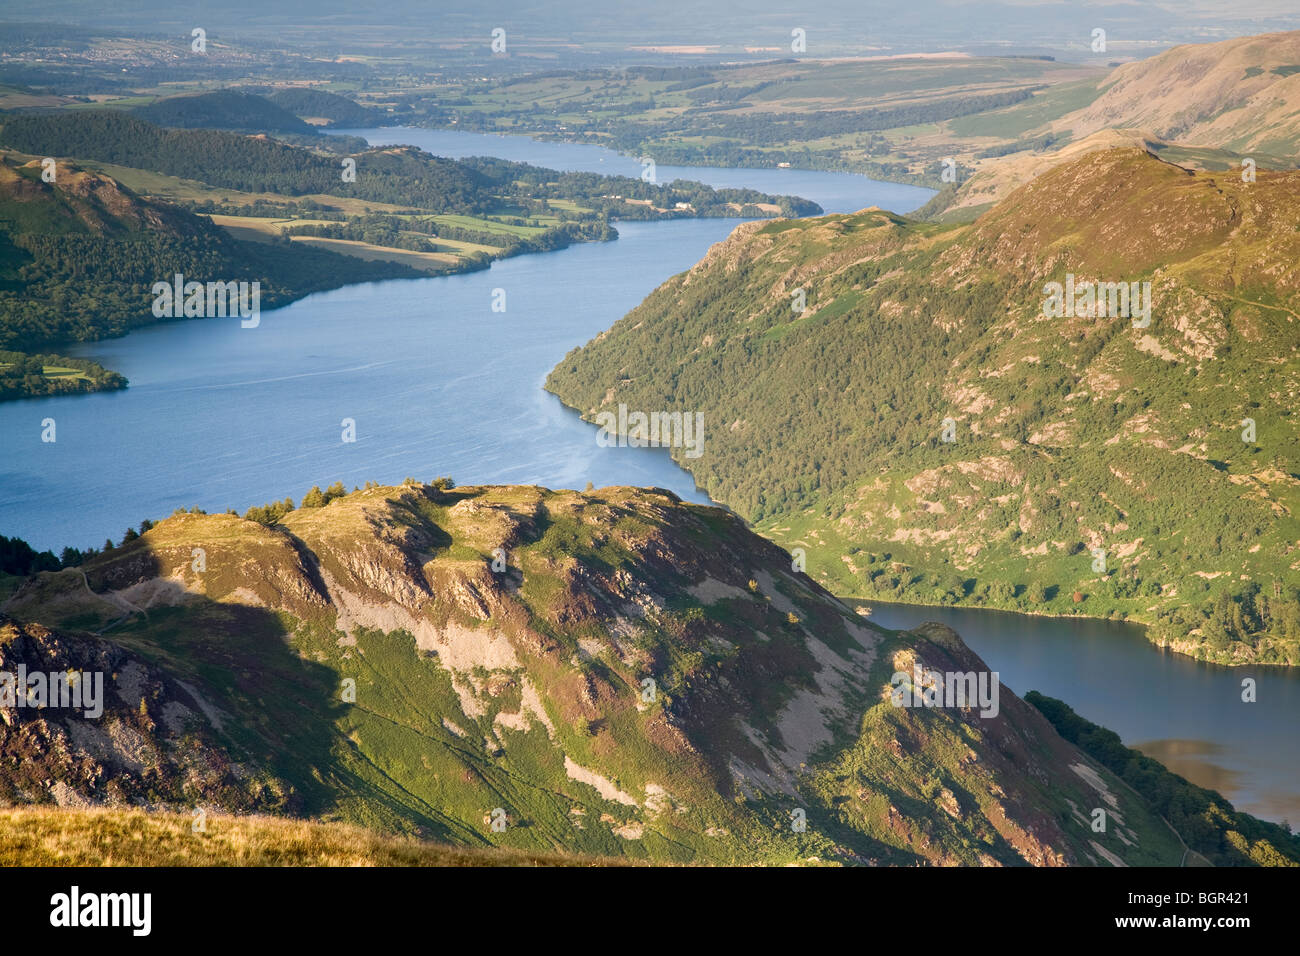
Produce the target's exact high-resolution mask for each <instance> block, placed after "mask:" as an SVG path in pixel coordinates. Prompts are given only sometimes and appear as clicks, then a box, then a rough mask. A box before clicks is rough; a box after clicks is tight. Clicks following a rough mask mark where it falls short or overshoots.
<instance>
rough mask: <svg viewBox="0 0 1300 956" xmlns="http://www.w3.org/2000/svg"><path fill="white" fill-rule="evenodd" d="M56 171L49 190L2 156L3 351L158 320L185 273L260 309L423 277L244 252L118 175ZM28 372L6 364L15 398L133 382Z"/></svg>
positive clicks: (57, 361) (279, 249)
mask: <svg viewBox="0 0 1300 956" xmlns="http://www.w3.org/2000/svg"><path fill="white" fill-rule="evenodd" d="M55 170H56V172H55V178H54V181H53V182H45V181H44V180H43V179H42V175H41V173H42V165H41V164H40V163H39V162H35V161H33V162H26V163H23V162H20V161H17V162H16V161H14V160H11V159H10V158H9V157H5V156H0V350H14V351H17V352H35V351H37V350H46V349H49V347H50V346H53V345H57V344H59V343H64V342H74V341H75V342H84V341H90V340H94V339H98V338H104V337H109V336H115V335H122V334H125V333H126V332H127V331H129V330H130V329H132V328H134V327H136V326H138V325H143V324H146V323H151V322H156V321H158V319H157V318H156V317H155V316H154V314H153V303H154V295H153V293H152V288H153V285H154V283H155V282H159V281H166V282H170V281H172V279H173V276H174V275H175V274H176V273H181V274H182V275H184V276H185V277H186V279H187V280H197V281H202V282H208V281H218V282H231V281H249V282H251V281H258V282H260V283H261V291H260V294H261V307H262V308H271V307H272V306H275V305H282V304H284V303H286V302H288V301H291V300H292V299H295V298H298V297H301V296H303V295H306V294H307V293H309V292H315V291H320V290H322V289H329V288H336V287H338V286H340V285H345V284H347V283H350V282H364V281H370V280H374V279H383V278H397V277H402V276H411V275H418V274H419V273H416V272H415V271H414V270H412V269H409V268H406V267H404V266H400V265H396V264H392V263H367V262H363V261H361V260H359V259H355V258H351V257H346V256H341V255H336V254H334V253H331V252H326V251H323V250H318V249H311V248H302V249H299V248H294V249H292V250H290V249H288V248H287V247H285V246H272V245H266V244H256V245H254V244H251V243H247V242H241V241H239V240H236V239H232V238H231V237H230V236H229V235H227V234H226V233H225V232H224V231H223V230H221V229H218V228H217V227H215V226H213V225H212V224H211V222H209V221H208V220H207V219H204V218H201V217H199V216H195V215H193V214H192V213H189V212H187V211H185V210H183V209H180V208H178V207H176V206H173V205H171V204H170V203H165V202H160V201H157V200H153V199H148V198H145V197H141V196H138V195H136V194H135V193H133V192H132V191H131V190H129V189H127V188H126V187H125V186H123V185H122V184H121V183H119V182H117V181H116V180H114V179H113V178H111V177H109V176H105V175H103V174H100V173H95V172H91V171H89V170H86V169H83V168H80V167H78V166H76V165H75V164H72V163H66V162H60V163H58V164H57V166H56V167H55ZM217 321H225V320H223V319H218V320H217ZM236 321H237V319H236ZM20 362H21V363H22V364H24V365H25V364H27V360H26V359H24V358H23V357H22V356H16V357H15V356H13V355H9V354H6V356H5V357H4V358H0V382H2V383H3V386H4V388H5V392H6V396H11V395H20V394H42V393H52V392H58V391H61V390H68V389H69V388H75V386H68V387H63V386H61V384H60V383H59V382H56V381H53V379H54V378H56V377H57V376H58V375H59V374H60V373H59V371H58V370H59V369H61V368H62V369H64V371H66V372H67V373H70V374H71V373H78V375H79V377H80V379H81V380H82V381H84V382H86V383H87V384H86V385H85V386H82V387H83V388H85V387H91V386H94V385H98V386H99V387H122V385H124V384H125V382H124V381H123V380H121V379H120V376H113V375H112V374H111V373H108V372H106V371H105V370H103V369H101V368H100V367H99V366H95V365H93V363H84V362H78V361H76V360H69V359H63V358H61V357H60V356H57V355H52V356H43V363H42V364H44V366H45V368H46V369H47V371H46V372H45V374H44V375H43V376H41V375H36V378H38V379H43V381H33V382H28V381H27V380H26V376H27V375H28V374H34V370H28V369H25V368H20V367H19V363H20ZM65 366H66V368H65ZM10 370H13V371H12V372H11V371H10ZM19 372H23V375H21V376H20V375H19V374H18V373H19ZM64 377H70V376H64ZM11 383H12V384H11Z"/></svg>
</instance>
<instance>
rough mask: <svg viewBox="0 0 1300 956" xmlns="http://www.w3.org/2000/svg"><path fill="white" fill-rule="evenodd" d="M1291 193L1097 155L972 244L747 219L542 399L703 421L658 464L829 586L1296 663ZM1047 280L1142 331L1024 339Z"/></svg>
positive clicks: (1000, 213)
mask: <svg viewBox="0 0 1300 956" xmlns="http://www.w3.org/2000/svg"><path fill="white" fill-rule="evenodd" d="M1298 199H1300V173H1266V172H1261V173H1260V174H1259V178H1258V181H1257V182H1255V183H1243V182H1242V181H1241V178H1240V176H1239V175H1237V174H1236V173H1235V172H1228V173H1223V174H1218V173H1207V172H1200V173H1198V172H1193V171H1190V170H1185V169H1182V168H1180V167H1178V166H1174V165H1172V164H1169V163H1166V162H1162V161H1161V160H1159V159H1158V158H1156V157H1155V156H1153V155H1151V154H1150V153H1148V152H1146V151H1143V150H1136V149H1123V148H1121V149H1111V150H1101V151H1096V152H1091V153H1088V154H1086V155H1084V156H1082V157H1080V158H1078V159H1076V160H1074V161H1072V162H1069V163H1065V164H1062V165H1059V166H1057V167H1055V168H1052V169H1051V170H1049V171H1047V172H1044V173H1043V174H1042V175H1040V176H1039V177H1038V178H1037V179H1035V180H1034V181H1033V182H1031V183H1030V184H1029V185H1027V186H1024V187H1022V188H1021V189H1019V190H1018V191H1016V192H1015V193H1013V194H1012V195H1011V196H1010V197H1009V198H1008V199H1006V200H1005V201H1003V202H1002V203H1001V204H999V205H998V206H997V207H995V208H994V209H993V210H992V211H990V212H989V213H986V214H985V216H984V217H982V218H981V219H980V220H978V221H977V222H976V223H974V224H973V225H967V226H947V227H944V226H937V225H932V224H918V223H910V222H908V221H906V220H903V219H901V218H899V217H896V216H893V215H890V214H887V213H883V212H879V211H867V212H863V213H859V214H857V215H852V216H828V217H823V218H821V219H816V220H801V221H798V222H778V223H771V224H766V225H763V224H747V225H744V226H741V227H739V228H738V229H737V230H736V231H735V232H734V233H733V235H732V236H731V238H729V239H728V240H727V241H726V242H724V243H721V244H719V245H718V246H715V247H714V249H713V250H711V251H710V253H709V255H708V256H706V258H705V259H704V260H702V261H701V263H699V264H698V265H697V266H696V267H695V268H693V269H692V270H690V271H689V272H687V273H684V274H682V275H680V276H677V277H674V278H673V279H670V280H669V281H668V282H666V283H665V284H664V285H663V286H661V287H660V288H659V289H658V290H656V291H655V292H654V293H653V294H652V295H651V296H650V297H649V298H648V299H647V300H646V301H645V303H643V304H642V305H641V306H640V307H638V308H637V309H636V310H634V311H633V312H632V313H630V314H629V315H628V316H627V317H626V318H624V319H622V320H621V321H620V322H618V323H616V324H615V325H614V327H613V328H612V329H610V330H609V331H608V332H607V333H603V334H602V335H601V336H599V337H598V338H597V339H596V340H594V341H593V342H591V343H588V345H587V346H585V347H584V348H582V349H580V350H575V351H574V352H573V353H571V354H570V355H569V356H567V357H566V358H565V360H564V361H563V362H561V363H560V364H559V365H558V366H557V367H556V369H555V370H554V371H553V373H552V375H551V377H550V379H549V381H548V388H550V389H551V390H552V391H554V392H556V393H557V394H558V395H559V396H560V397H561V398H562V399H563V400H564V401H565V402H566V403H568V404H570V405H572V406H573V407H575V408H577V409H579V410H580V411H581V412H582V413H583V414H584V416H586V417H589V418H590V417H593V416H594V415H595V414H597V413H598V412H599V411H600V410H602V409H603V410H611V409H615V408H617V406H618V405H619V404H625V405H627V407H628V408H629V409H639V410H642V411H651V410H656V409H675V410H682V411H686V410H689V411H696V412H701V413H703V414H704V416H705V421H706V423H707V427H706V438H705V442H704V453H703V455H702V457H699V458H686V457H680V459H679V460H680V462H681V463H682V464H683V465H684V466H685V467H687V468H688V469H690V470H691V471H692V472H693V473H694V474H695V475H696V479H697V481H698V482H699V483H700V484H701V485H702V486H703V487H705V488H706V489H707V490H708V491H709V493H710V495H711V496H712V497H713V498H714V499H715V500H718V501H722V502H724V503H726V504H727V505H729V506H731V507H733V508H735V509H737V510H738V511H740V512H741V513H742V514H743V515H745V516H746V517H748V518H750V519H751V520H754V521H757V522H759V523H760V525H759V528H760V530H761V531H763V532H764V533H766V534H768V535H771V536H772V537H773V538H775V539H776V540H777V541H779V542H781V543H783V544H785V545H787V546H789V547H794V546H798V547H802V548H804V549H805V550H806V552H807V561H808V567H809V568H810V570H811V572H812V573H813V574H814V576H815V577H817V578H818V579H819V580H821V581H823V582H824V583H826V584H827V586H829V587H831V588H832V589H833V590H835V591H836V592H837V593H840V594H845V595H859V596H868V597H870V596H879V597H885V598H895V599H901V598H907V599H909V600H921V601H929V602H934V603H973V604H986V605H990V606H996V607H1010V608H1019V609H1029V610H1036V611H1047V612H1066V611H1068V612H1074V613H1079V612H1082V613H1085V614H1093V615H1106V614H1110V613H1122V614H1127V615H1130V616H1134V617H1138V618H1140V619H1144V620H1147V621H1151V622H1156V623H1158V624H1159V625H1160V626H1159V627H1158V628H1155V629H1153V631H1152V635H1153V637H1154V638H1155V639H1157V640H1159V641H1161V642H1164V643H1168V644H1170V645H1171V646H1173V647H1174V648H1175V649H1177V650H1180V651H1183V652H1186V653H1191V654H1195V655H1196V656H1200V657H1205V658H1210V659H1215V660H1219V661H1223V662H1225V663H1230V662H1240V661H1246V660H1259V661H1287V660H1289V661H1291V662H1293V663H1294V662H1296V661H1300V594H1297V593H1296V590H1295V582H1296V580H1297V578H1296V576H1295V572H1296V571H1297V570H1300V564H1298V563H1297V560H1296V556H1295V554H1294V553H1293V552H1294V548H1295V543H1296V541H1297V540H1298V539H1300V526H1298V525H1297V521H1296V518H1295V511H1296V508H1297V506H1298V505H1300V442H1298V439H1300V435H1298V434H1297V421H1296V419H1295V417H1294V415H1293V412H1292V410H1293V409H1294V407H1295V403H1296V397H1297V394H1298V393H1300V362H1298V361H1297V349H1298V348H1300V328H1298V326H1297V322H1298V321H1300V313H1297V311H1296V310H1297V308H1300V270H1297V269H1296V268H1295V265H1294V263H1295V261H1296V258H1297V255H1298V254H1300V233H1298V232H1297V230H1296V228H1295V223H1294V215H1293V213H1292V210H1294V208H1295V206H1296V202H1297V200H1298ZM1070 276H1074V277H1077V280H1078V281H1079V282H1080V283H1084V282H1125V283H1129V282H1139V283H1140V282H1149V283H1150V284H1151V285H1150V300H1151V301H1150V304H1151V320H1150V325H1149V326H1148V327H1145V328H1136V327H1134V325H1133V323H1134V322H1135V321H1137V322H1140V321H1142V320H1141V319H1139V318H1137V317H1136V316H1134V317H1129V318H1124V317H1111V316H1107V315H1100V314H1087V313H1086V311H1085V312H1083V314H1075V315H1067V316H1065V317H1063V318H1049V317H1046V316H1045V315H1044V312H1045V306H1046V299H1047V284H1048V283H1050V282H1059V283H1061V284H1062V285H1064V284H1066V283H1067V281H1072V280H1070V279H1069V278H1068V277H1070ZM1138 289H1139V293H1140V292H1141V287H1140V286H1139V287H1138ZM798 290H802V293H800V292H799V291H798ZM800 294H802V295H803V296H804V297H805V298H806V302H807V310H806V312H805V313H797V312H795V311H793V310H792V303H793V304H794V305H797V304H798V297H799V295H800ZM1094 311H1095V310H1094ZM1107 311H1108V310H1107ZM945 419H949V420H951V427H950V428H949V427H946V426H945ZM1246 419H1251V420H1253V421H1254V422H1255V426H1254V427H1255V429H1256V433H1250V434H1249V438H1250V440H1249V441H1245V440H1243V435H1245V434H1247V429H1246V422H1245V420H1246ZM945 437H950V438H952V439H953V440H952V441H945V440H944V439H945ZM674 454H676V455H680V454H681V450H680V449H679V450H677V451H675V452H674ZM1189 515H1190V516H1191V519H1192V520H1190V521H1189V520H1188V518H1189ZM1093 549H1099V550H1100V551H1104V552H1105V553H1104V555H1102V556H1101V557H1102V559H1103V560H1104V564H1100V563H1098V564H1094V562H1097V561H1098V555H1097V553H1096V552H1094V550H1093Z"/></svg>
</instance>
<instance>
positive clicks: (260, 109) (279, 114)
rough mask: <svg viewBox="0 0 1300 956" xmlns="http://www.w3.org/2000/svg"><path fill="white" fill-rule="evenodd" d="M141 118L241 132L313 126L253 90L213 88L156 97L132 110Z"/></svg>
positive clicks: (301, 129)
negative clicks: (212, 89)
mask: <svg viewBox="0 0 1300 956" xmlns="http://www.w3.org/2000/svg"><path fill="white" fill-rule="evenodd" d="M133 112H134V113H135V115H136V116H138V117H140V119H142V120H146V121H147V122H150V123H153V124H155V125H156V126H173V127H180V128H182V129H228V130H233V131H235V132H243V133H300V134H303V135H307V136H311V135H313V134H315V132H316V130H315V128H314V127H312V126H311V125H310V124H308V123H305V122H303V121H302V120H301V119H299V118H298V117H297V116H295V115H294V114H293V113H292V112H291V111H290V110H289V109H288V108H287V107H284V106H281V105H278V104H276V103H273V102H271V101H270V100H269V99H267V98H265V97H261V96H257V95H256V94H253V93H242V92H240V91H238V90H216V91H214V92H211V93H191V94H186V95H184V96H169V97H166V98H165V99H161V100H155V101H154V102H153V103H150V104H149V105H148V106H140V107H137V108H136V109H135V110H133Z"/></svg>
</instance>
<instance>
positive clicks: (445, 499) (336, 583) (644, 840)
mask: <svg viewBox="0 0 1300 956" xmlns="http://www.w3.org/2000/svg"><path fill="white" fill-rule="evenodd" d="M322 502H326V503H324V504H322ZM308 504H309V505H310V506H307V504H305V506H304V507H300V508H298V509H296V510H289V511H285V510H283V509H278V510H275V511H267V512H266V513H264V514H259V515H257V517H260V518H261V519H262V521H264V522H266V523H265V524H263V523H258V522H255V521H252V520H248V519H241V518H238V517H236V516H233V515H204V514H199V513H178V514H177V515H175V516H173V517H172V518H170V519H167V520H165V521H162V522H160V523H158V524H157V525H155V526H153V527H150V528H148V529H147V530H146V532H145V533H144V534H143V535H141V536H139V537H136V538H134V539H133V540H131V541H127V542H124V543H123V544H122V545H121V546H120V547H116V548H114V549H112V550H111V551H107V552H104V553H101V554H98V555H94V556H92V557H91V558H89V559H88V560H87V561H86V562H85V563H84V564H82V565H81V566H80V567H79V568H69V569H66V570H63V571H57V572H45V573H39V574H36V575H34V576H32V577H31V578H29V579H28V580H27V581H26V582H25V583H24V584H23V585H22V586H21V587H19V588H18V590H17V592H16V593H15V594H14V596H13V597H12V598H11V599H10V600H9V601H7V602H6V604H5V606H4V613H5V614H6V615H8V616H9V619H8V620H7V621H6V622H5V623H4V624H3V626H0V665H3V667H5V668H7V669H10V670H12V669H14V668H16V667H17V666H18V664H20V663H21V664H25V665H26V666H27V667H28V669H29V671H31V670H46V671H52V670H82V671H95V670H99V671H102V672H104V673H105V675H106V677H105V682H106V685H107V687H108V689H106V691H105V693H104V698H105V701H106V702H105V705H104V713H103V716H102V717H101V718H99V719H98V720H93V721H92V720H85V719H81V718H80V717H79V716H78V715H77V714H75V713H71V714H70V713H68V712H67V711H58V710H55V711H50V710H46V711H42V712H33V711H32V710H31V709H27V710H23V709H11V710H8V711H6V713H7V714H8V716H7V718H6V720H7V721H8V724H7V725H6V727H5V728H3V732H0V799H3V800H6V801H8V802H11V803H18V804H51V803H54V802H58V803H60V804H62V805H65V806H83V805H85V806H123V805H130V804H133V803H140V802H147V803H148V804H149V805H150V806H153V807H157V808H160V809H164V808H165V809H170V810H172V811H174V812H178V813H192V812H193V811H194V810H195V808H197V807H205V808H208V809H210V810H211V811H212V812H214V813H215V812H225V813H238V814H249V813H252V814H268V813H270V814H274V815H279V816H290V817H295V818H307V819H319V820H327V821H338V822H345V823H351V824H359V825H362V826H365V827H368V828H371V829H377V830H382V831H384V832H387V833H401V834H408V835H411V836H417V837H420V838H423V839H432V840H436V841H439V842H444V843H451V844H455V845H459V846H466V847H493V846H495V847H504V848H510V849H513V850H515V851H521V852H526V853H537V852H551V851H564V852H567V853H579V854H591V855H599V856H620V857H624V858H627V859H633V860H645V861H658V862H714V863H731V862H736V863H768V864H775V863H797V862H802V863H839V864H862V863H873V862H874V863H882V864H916V863H921V864H925V863H932V864H978V863H983V864H1005V865H1024V864H1033V865H1069V864H1079V865H1089V864H1097V865H1107V864H1108V863H1115V862H1117V861H1124V862H1128V863H1132V864H1144V863H1145V864H1153V865H1177V864H1178V863H1179V862H1180V860H1181V859H1182V857H1183V848H1182V845H1181V844H1180V843H1179V840H1178V838H1177V837H1176V836H1175V834H1174V833H1173V832H1171V830H1170V829H1169V827H1168V826H1167V825H1166V824H1165V822H1164V821H1163V820H1161V819H1160V816H1159V815H1158V814H1156V813H1155V812H1153V811H1152V810H1151V809H1150V808H1149V807H1148V806H1147V804H1146V803H1145V802H1144V801H1143V800H1142V799H1140V798H1138V797H1137V796H1136V795H1135V794H1134V793H1133V792H1132V791H1129V790H1128V789H1126V788H1125V787H1123V786H1122V785H1121V784H1120V783H1119V781H1118V779H1117V778H1115V777H1114V776H1112V774H1111V772H1110V771H1108V770H1106V769H1105V768H1104V767H1103V766H1102V765H1101V764H1099V763H1097V762H1095V761H1094V760H1093V759H1092V758H1090V757H1088V756H1086V755H1085V754H1084V753H1083V752H1081V751H1080V750H1079V749H1077V748H1076V747H1075V746H1074V745H1073V744H1070V743H1068V742H1067V741H1066V740H1064V739H1062V738H1061V737H1060V736H1059V735H1058V734H1057V733H1056V731H1055V730H1053V729H1052V727H1051V725H1050V724H1049V723H1048V722H1047V721H1046V719H1044V717H1043V716H1042V715H1041V714H1040V713H1039V712H1038V711H1037V710H1035V709H1034V708H1032V707H1030V706H1029V705H1027V704H1025V703H1024V702H1022V701H1021V700H1020V699H1019V698H1017V697H1016V696H1015V695H1014V694H1012V693H1011V692H1010V691H1009V690H1007V689H1006V688H1001V693H1000V699H999V705H998V707H997V708H995V709H996V711H997V712H996V713H984V712H983V711H982V710H981V709H979V708H973V707H966V708H961V707H929V708H922V707H898V706H895V705H894V703H892V702H891V699H890V692H891V675H893V674H894V672H896V671H901V672H904V673H911V672H912V668H913V666H914V665H919V666H922V667H924V668H932V669H936V670H939V671H941V672H947V671H960V672H968V671H969V672H972V673H976V672H984V671H986V670H987V669H986V667H985V665H984V664H983V663H982V662H981V661H980V660H979V658H978V657H976V656H975V655H974V654H973V653H971V651H970V650H969V649H967V648H966V647H965V646H964V645H963V644H962V643H961V641H960V639H959V638H958V637H957V636H956V635H955V634H953V633H952V632H951V631H949V630H947V629H946V628H943V627H940V626H938V625H926V626H925V627H923V628H920V629H918V630H917V631H915V632H911V633H893V632H886V631H882V630H880V629H878V628H875V627H873V626H872V625H871V624H870V623H868V622H867V621H866V620H864V619H862V618H860V617H859V616H858V615H856V614H854V613H853V612H852V611H850V610H849V609H848V608H847V607H845V606H844V605H843V604H841V603H840V602H838V601H837V600H836V599H835V598H833V597H831V596H830V595H829V594H827V593H826V592H825V591H823V590H822V589H821V588H820V587H818V586H817V585H816V584H814V583H813V582H812V581H811V580H809V579H808V578H807V577H806V576H804V575H802V574H798V573H794V572H792V571H791V560H790V557H789V555H787V554H785V553H784V552H782V551H781V550H780V549H778V548H776V547H775V546H774V545H772V544H771V543H769V542H768V541H766V540H764V539H762V538H760V537H758V536H757V535H754V534H753V533H752V532H750V531H748V530H747V529H746V528H745V527H744V525H743V523H742V522H741V521H739V520H738V519H737V518H735V517H734V516H732V515H730V514H729V513H727V512H725V511H723V510H721V509H717V508H710V507H702V506H697V505H689V504H684V503H682V502H680V501H678V500H677V499H676V498H675V497H673V496H672V495H670V494H668V493H666V492H662V491H658V490H655V489H648V490H634V489H626V488H608V489H603V490H601V491H599V492H595V493H591V494H586V495H583V494H578V493H576V492H550V491H546V490H544V489H540V488H532V487H503V488H460V489H451V488H449V486H448V483H447V482H440V483H438V484H435V485H432V486H427V485H418V484H409V485H405V486H401V487H368V488H367V489H365V490H362V491H357V492H354V493H352V494H350V495H343V496H342V497H338V496H337V495H336V494H334V493H331V494H330V495H328V496H325V495H317V494H313V495H310V496H309V497H308ZM498 549H500V550H498ZM494 559H502V560H503V562H504V563H498V564H497V568H498V570H495V571H494V570H493V561H494ZM37 622H39V623H37ZM109 675H111V676H109ZM71 742H79V743H77V745H76V746H75V747H74V746H70V743H71ZM10 758H18V759H17V760H14V759H10ZM1099 805H1104V806H1106V807H1109V808H1111V810H1113V813H1114V817H1113V823H1112V826H1111V827H1110V828H1109V830H1108V832H1107V833H1105V834H1099V833H1096V832H1094V831H1093V830H1092V828H1091V826H1090V825H1089V814H1090V812H1091V808H1093V807H1095V806H1099ZM1108 812H1109V811H1108ZM494 821H495V822H498V824H499V825H498V826H496V827H494V826H493V824H494ZM805 823H806V825H805ZM1260 826H1262V827H1266V828H1267V827H1268V825H1266V824H1260ZM1211 835H1212V836H1214V837H1215V838H1217V837H1218V831H1217V830H1213V828H1212V830H1211ZM1264 836H1265V839H1264V842H1265V843H1269V845H1270V846H1272V847H1273V848H1274V850H1275V851H1276V853H1278V854H1281V855H1283V856H1286V857H1290V858H1297V859H1300V846H1296V845H1293V843H1292V842H1291V838H1290V837H1289V836H1287V835H1286V834H1285V833H1284V831H1282V830H1281V828H1279V827H1272V828H1271V829H1267V830H1266V831H1265V834H1264ZM1270 840H1271V841H1272V842H1271V843H1270ZM1233 859H1237V860H1239V861H1241V862H1249V858H1247V857H1245V856H1239V857H1234V858H1233Z"/></svg>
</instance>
